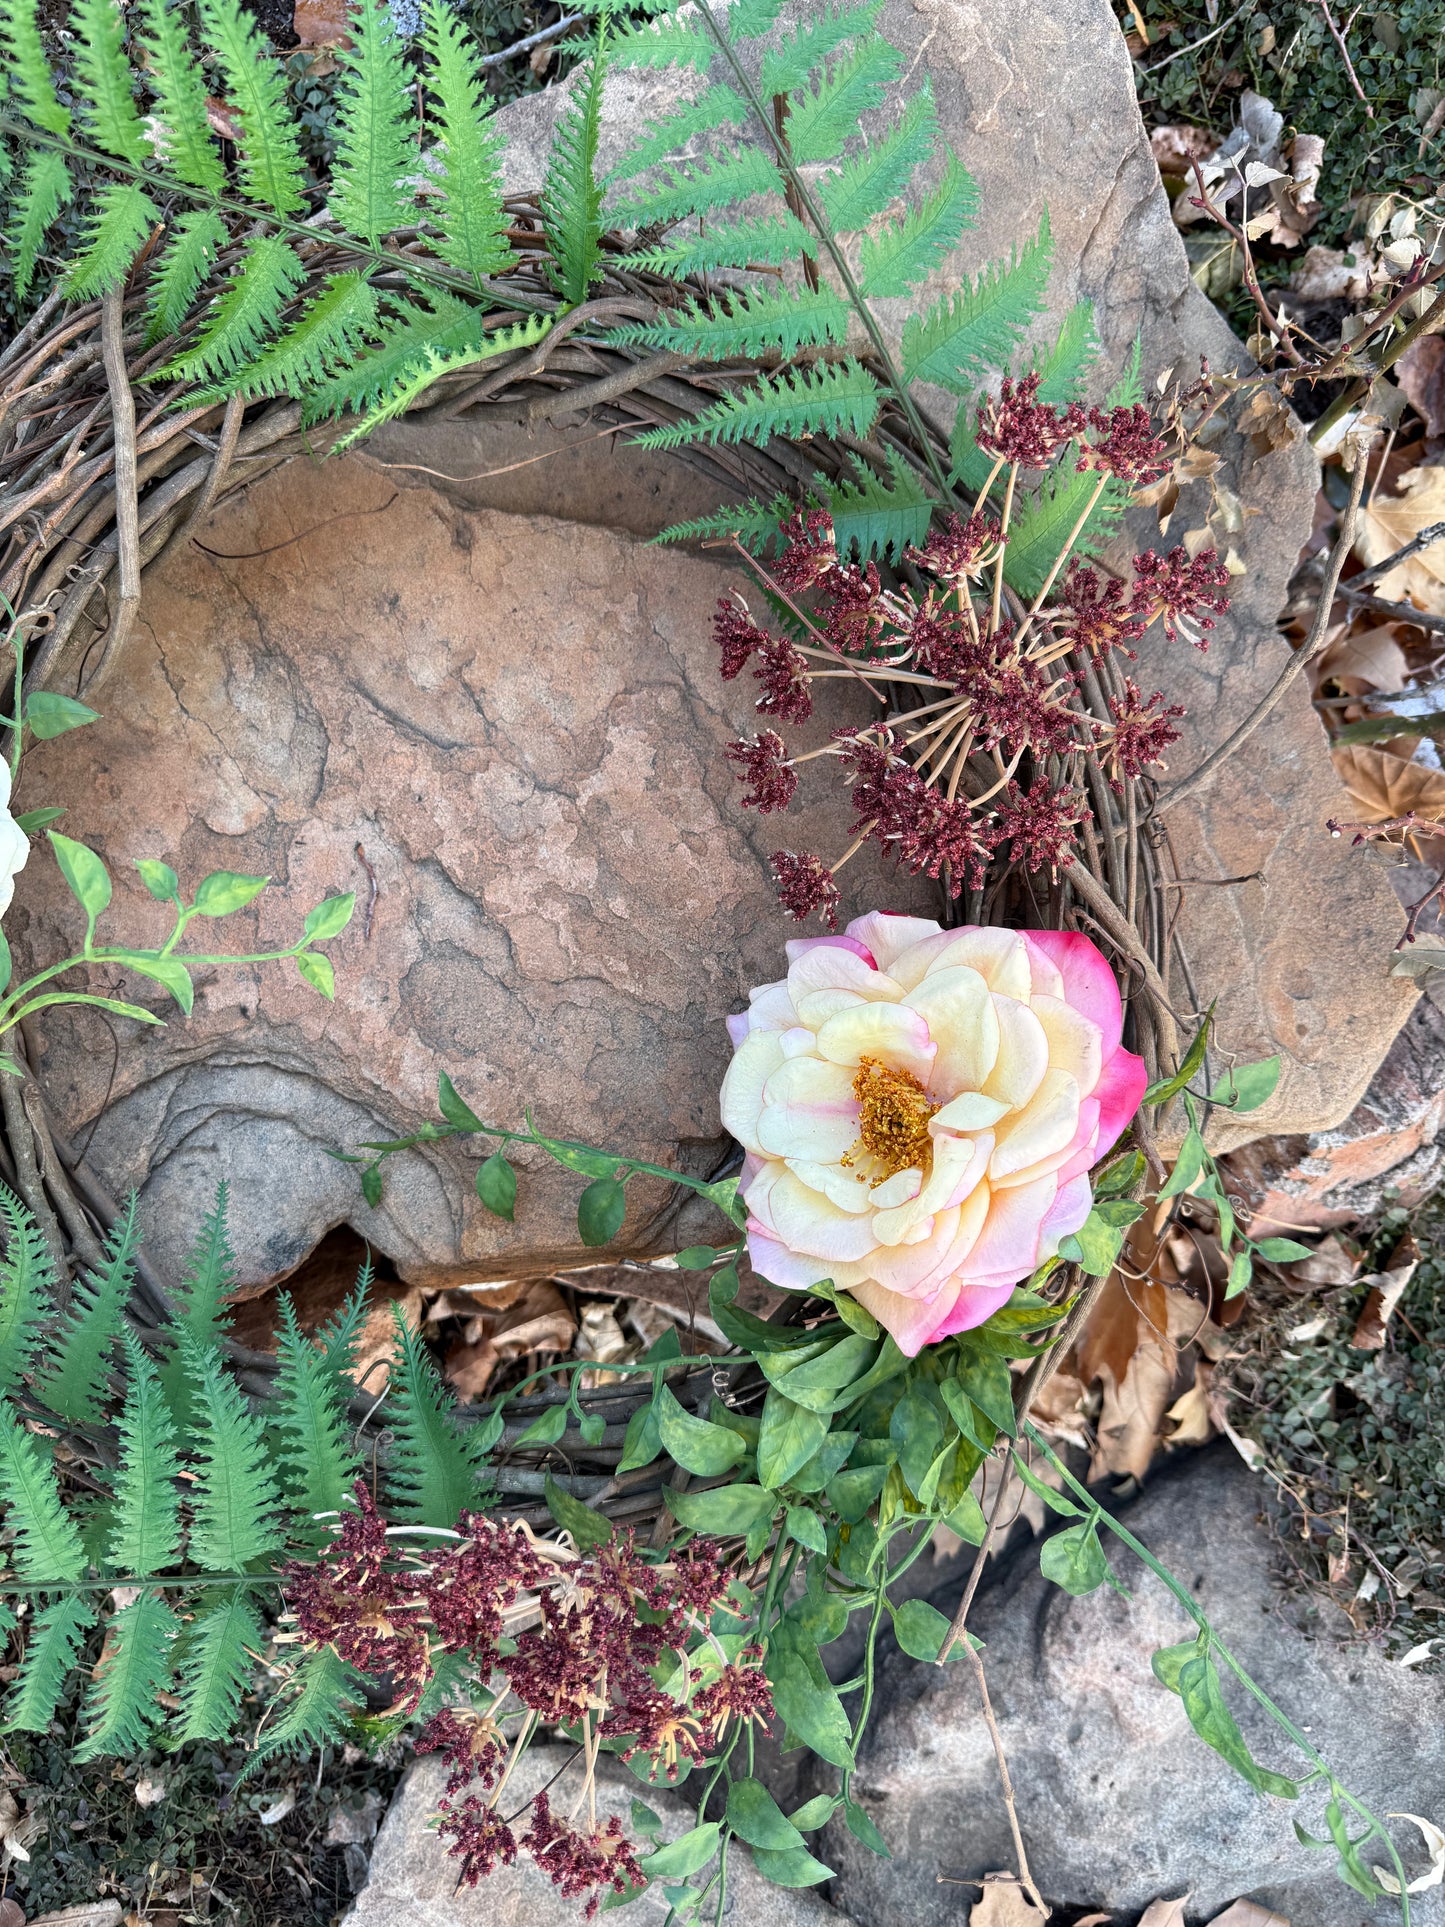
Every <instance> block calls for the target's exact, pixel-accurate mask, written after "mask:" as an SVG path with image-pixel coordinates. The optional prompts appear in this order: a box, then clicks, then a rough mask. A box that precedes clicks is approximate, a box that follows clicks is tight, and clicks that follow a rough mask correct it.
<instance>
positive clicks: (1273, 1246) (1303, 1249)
mask: <svg viewBox="0 0 1445 1927" xmlns="http://www.w3.org/2000/svg"><path fill="white" fill-rule="evenodd" d="M1254 1248H1255V1250H1256V1251H1257V1252H1258V1254H1259V1256H1260V1257H1261V1258H1268V1260H1269V1261H1270V1263H1271V1264H1272V1265H1293V1264H1298V1262H1299V1260H1300V1259H1301V1258H1312V1257H1313V1256H1314V1253H1313V1252H1312V1251H1311V1250H1310V1248H1309V1246H1308V1245H1302V1244H1299V1243H1298V1242H1297V1241H1296V1240H1295V1239H1294V1238H1259V1239H1256V1241H1255V1246H1254Z"/></svg>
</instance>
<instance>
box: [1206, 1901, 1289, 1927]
mask: <svg viewBox="0 0 1445 1927" xmlns="http://www.w3.org/2000/svg"><path fill="white" fill-rule="evenodd" d="M1209 1927H1289V1922H1288V1921H1287V1920H1286V1919H1285V1917H1284V1915H1283V1914H1277V1913H1275V1912H1274V1911H1273V1909H1272V1908H1269V1907H1261V1906H1260V1904H1259V1902H1258V1901H1257V1900H1236V1901H1234V1902H1232V1903H1231V1905H1229V1906H1228V1907H1226V1908H1225V1910H1224V1912H1223V1913H1222V1914H1216V1915H1215V1916H1214V1918H1213V1920H1211V1921H1210V1923H1209Z"/></svg>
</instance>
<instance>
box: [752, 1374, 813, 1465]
mask: <svg viewBox="0 0 1445 1927" xmlns="http://www.w3.org/2000/svg"><path fill="white" fill-rule="evenodd" d="M827 1435H828V1421H827V1419H826V1418H825V1417H824V1416H823V1415H822V1413H820V1412H809V1411H807V1410H805V1408H804V1407H803V1406H801V1405H795V1404H794V1403H793V1401H792V1400H791V1399H790V1398H786V1397H785V1396H784V1395H783V1393H782V1392H780V1391H779V1390H778V1388H777V1386H776V1385H770V1386H769V1387H768V1395H767V1397H766V1399H765V1400H764V1401H763V1422H762V1427H761V1429H760V1431H759V1433H758V1479H759V1482H760V1483H761V1484H763V1485H766V1486H773V1487H777V1486H780V1485H784V1484H786V1482H787V1481H788V1480H789V1479H790V1478H791V1477H792V1476H793V1474H794V1473H795V1472H797V1471H798V1470H800V1469H801V1467H803V1466H805V1465H806V1464H807V1463H808V1460H809V1459H811V1458H812V1456H813V1454H814V1453H815V1452H816V1451H817V1450H818V1448H819V1446H820V1445H821V1444H822V1443H823V1440H824V1439H825V1438H826V1437H827Z"/></svg>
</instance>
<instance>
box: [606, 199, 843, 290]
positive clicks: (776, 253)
mask: <svg viewBox="0 0 1445 1927" xmlns="http://www.w3.org/2000/svg"><path fill="white" fill-rule="evenodd" d="M812 246H813V237H812V236H811V235H810V234H809V232H808V230H807V228H805V227H804V226H803V223H802V222H801V221H800V220H799V219H798V217H797V215H796V214H791V213H788V212H786V211H784V212H783V213H781V214H772V215H766V216H761V217H759V218H758V219H755V220H746V221H730V222H728V223H727V224H726V225H724V226H722V227H709V228H704V229H703V230H702V232H701V233H699V234H690V235H687V236H686V237H685V238H684V239H682V240H673V241H669V242H668V244H667V245H666V246H665V247H651V248H643V249H642V250H641V251H640V252H638V253H635V254H627V255H624V256H623V257H622V258H621V259H620V260H619V262H618V263H617V265H618V266H619V267H620V268H624V269H627V270H630V271H631V272H633V273H641V274H662V275H666V276H668V277H669V278H670V279H671V280H675V281H682V280H685V279H686V277H687V276H688V275H690V274H710V273H711V272H712V271H713V270H714V269H716V268H748V267H753V266H755V265H766V266H775V267H781V266H782V265H783V263H784V262H785V261H796V260H798V259H799V257H800V256H802V255H804V254H807V253H808V252H809V251H810V250H811V248H812Z"/></svg>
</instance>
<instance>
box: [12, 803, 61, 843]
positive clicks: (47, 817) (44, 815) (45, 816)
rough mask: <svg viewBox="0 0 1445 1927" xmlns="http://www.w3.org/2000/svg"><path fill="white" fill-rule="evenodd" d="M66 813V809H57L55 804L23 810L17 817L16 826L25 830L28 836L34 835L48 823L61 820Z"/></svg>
mask: <svg viewBox="0 0 1445 1927" xmlns="http://www.w3.org/2000/svg"><path fill="white" fill-rule="evenodd" d="M64 814H65V811H64V810H61V809H56V807H55V806H54V804H49V805H47V806H45V807H44V808H42V809H38V810H22V811H21V812H20V814H19V816H17V817H16V819H15V827H16V829H17V830H23V831H24V832H25V834H26V836H34V834H35V832H36V831H37V830H43V829H44V828H45V826H46V824H47V823H57V822H59V820H60V818H61V817H62V816H64Z"/></svg>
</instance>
